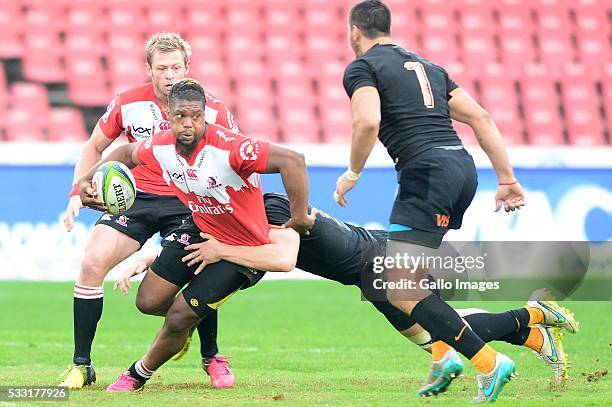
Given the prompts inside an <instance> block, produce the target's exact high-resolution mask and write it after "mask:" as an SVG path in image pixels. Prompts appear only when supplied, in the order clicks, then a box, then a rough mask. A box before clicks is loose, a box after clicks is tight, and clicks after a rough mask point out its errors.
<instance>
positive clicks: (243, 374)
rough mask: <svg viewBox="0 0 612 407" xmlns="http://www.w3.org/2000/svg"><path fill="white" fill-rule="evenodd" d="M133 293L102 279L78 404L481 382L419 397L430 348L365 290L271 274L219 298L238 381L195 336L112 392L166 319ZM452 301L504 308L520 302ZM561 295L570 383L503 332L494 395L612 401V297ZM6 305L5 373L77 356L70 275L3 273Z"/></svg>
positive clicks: (41, 376) (3, 379)
mask: <svg viewBox="0 0 612 407" xmlns="http://www.w3.org/2000/svg"><path fill="white" fill-rule="evenodd" d="M133 300H134V298H133V295H130V296H128V297H122V296H121V295H118V294H116V293H113V292H112V290H111V286H110V285H107V286H106V297H105V304H104V307H105V309H104V315H103V317H102V321H101V323H100V325H99V326H98V333H97V337H96V341H95V342H94V347H93V359H94V365H95V367H96V371H97V374H98V382H97V383H96V384H95V385H94V386H92V387H90V388H87V389H85V390H81V391H75V392H72V393H71V394H70V400H71V404H78V405H85V404H86V403H87V404H92V403H95V404H96V405H97V406H98V405H147V406H152V405H171V404H174V405H215V406H217V405H237V404H244V405H274V406H281V405H292V406H293V405H313V404H317V405H350V406H354V405H400V404H402V405H413V404H417V403H419V404H424V405H444V406H455V405H469V404H470V400H471V398H472V396H473V395H474V394H475V392H476V385H475V379H474V370H473V368H472V367H471V366H469V364H466V372H465V373H466V375H465V377H464V378H462V379H460V380H457V381H456V382H455V384H454V385H453V386H452V387H451V389H450V390H449V392H448V393H447V394H445V395H442V396H439V397H437V398H428V399H419V398H418V397H417V396H416V391H417V389H418V387H419V385H420V384H421V381H422V379H423V378H424V377H425V375H426V373H427V371H428V369H429V357H428V355H426V354H425V353H424V352H423V351H421V350H420V349H418V348H417V347H416V346H414V345H413V344H412V343H410V342H408V341H407V340H406V339H404V338H403V337H402V336H400V335H399V334H397V333H396V332H395V331H394V330H393V328H392V327H391V326H390V325H388V324H387V322H386V321H385V320H384V318H383V317H382V316H381V315H380V314H378V312H376V311H375V310H374V308H373V307H372V306H371V305H370V304H368V303H364V302H361V301H359V293H358V291H357V290H356V289H354V288H347V287H342V286H340V285H338V284H334V283H328V282H323V281H282V282H281V281H273V282H263V283H261V284H260V285H258V286H257V287H255V288H253V289H250V290H247V291H244V292H241V293H239V294H238V295H236V296H235V297H233V298H232V299H231V300H230V301H228V302H227V303H226V304H225V305H224V306H223V307H222V309H221V312H220V340H219V341H220V348H221V352H222V353H223V354H224V355H231V356H235V357H234V358H233V359H232V368H233V371H234V374H235V375H236V377H237V386H236V388H234V389H231V390H215V389H212V388H210V384H209V379H208V377H207V376H205V375H204V373H203V371H202V370H201V368H200V365H199V355H198V351H199V349H198V347H199V342H198V340H197V339H195V340H194V346H193V348H192V350H191V351H190V352H189V354H188V355H187V356H186V357H185V358H183V359H182V360H180V361H178V362H168V363H167V364H166V365H165V366H163V367H162V368H161V369H160V370H159V371H158V372H157V374H156V375H155V377H154V378H153V379H152V380H151V381H150V382H149V384H147V386H146V387H145V390H144V391H143V392H141V393H136V394H118V395H117V394H113V395H110V394H106V393H105V392H104V389H105V387H106V386H107V385H108V384H109V383H111V382H112V381H114V379H115V378H116V377H117V376H118V375H119V374H120V373H121V372H122V371H123V370H125V369H126V368H127V367H128V366H129V365H130V363H132V362H133V361H134V360H136V359H138V358H140V357H141V356H142V355H143V354H144V352H146V350H147V347H148V346H149V345H150V343H151V342H152V340H153V336H154V334H155V332H156V330H157V329H158V328H159V326H160V325H161V322H162V320H161V319H160V318H156V317H149V316H143V315H141V314H139V312H138V310H137V309H136V308H135V306H134V305H133V304H134V301H133ZM455 305H458V306H461V307H467V306H468V305H469V306H475V307H481V308H486V309H489V310H492V311H500V310H504V309H509V308H516V307H520V306H521V305H522V304H521V303H518V302H490V303H486V304H484V303H473V302H472V303H469V304H467V303H463V304H455ZM566 305H568V306H570V307H571V308H572V309H573V310H575V312H576V316H577V318H578V319H579V320H580V321H581V332H580V333H579V334H577V335H568V336H566V341H565V349H566V351H568V352H569V353H570V355H571V359H572V370H571V379H570V381H569V383H568V385H567V386H566V388H565V389H564V390H563V391H562V390H559V389H555V388H551V386H550V382H549V377H550V372H549V370H548V368H546V367H545V366H544V364H543V363H542V362H541V361H540V360H539V359H537V358H536V356H535V355H534V354H533V353H532V352H531V351H528V350H525V349H524V348H519V347H513V346H511V345H507V344H499V343H497V344H494V346H495V348H496V349H497V350H500V351H502V352H504V353H506V354H507V355H509V356H510V357H512V358H513V359H514V360H515V362H516V363H517V369H518V373H519V377H518V378H516V379H515V380H513V381H512V382H510V384H509V385H508V386H507V387H506V389H505V390H504V391H503V393H502V394H501V396H500V398H499V400H498V404H499V405H512V406H532V405H550V404H554V405H556V406H566V405H567V406H578V405H580V406H584V405H594V406H595V405H597V406H601V405H604V404H606V403H608V405H612V402H611V401H610V400H612V386H611V384H610V375H608V376H605V377H603V378H602V379H601V380H599V381H597V382H588V381H587V380H586V378H585V377H584V376H583V375H582V373H591V372H594V371H597V370H603V369H610V368H611V367H612V364H611V359H612V358H611V352H612V348H611V344H610V342H611V339H612V337H611V336H610V328H611V327H612V317H611V313H612V306H611V304H610V303H609V302H574V303H571V304H566ZM0 310H1V312H0V385H50V384H56V383H57V382H56V377H57V375H58V374H59V373H61V372H62V370H63V369H64V368H65V367H66V366H67V365H68V364H69V363H70V362H71V358H72V285H71V284H70V283H39V282H1V283H0ZM1 405H7V403H2V402H0V406H1ZM16 405H18V406H23V405H26V404H25V403H19V404H16Z"/></svg>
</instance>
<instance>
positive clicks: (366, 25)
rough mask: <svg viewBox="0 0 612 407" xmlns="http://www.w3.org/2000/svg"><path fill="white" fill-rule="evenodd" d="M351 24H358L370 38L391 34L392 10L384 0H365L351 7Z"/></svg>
mask: <svg viewBox="0 0 612 407" xmlns="http://www.w3.org/2000/svg"><path fill="white" fill-rule="evenodd" d="M349 25H351V26H353V25H355V26H357V27H359V29H360V30H361V32H362V33H363V35H365V36H366V37H367V38H369V39H373V38H376V37H381V36H389V35H391V11H390V10H389V7H387V5H386V4H385V3H383V2H382V1H378V0H365V1H360V2H359V3H357V4H355V5H354V6H353V7H351V11H350V12H349Z"/></svg>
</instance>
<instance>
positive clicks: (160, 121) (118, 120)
mask: <svg viewBox="0 0 612 407" xmlns="http://www.w3.org/2000/svg"><path fill="white" fill-rule="evenodd" d="M204 120H206V122H208V123H215V124H218V125H220V126H223V127H225V128H227V129H230V130H231V131H235V132H238V131H240V130H239V129H238V125H237V124H236V120H235V119H234V116H233V115H232V113H230V111H229V110H228V109H227V107H226V106H225V104H224V103H223V101H222V100H220V99H217V98H215V97H214V96H212V95H209V94H206V110H205V111H204ZM98 124H99V125H100V128H101V129H102V132H103V133H104V135H105V136H106V137H108V138H111V139H116V138H117V137H119V136H120V135H122V134H125V135H126V136H127V138H128V140H129V141H130V142H131V143H133V142H136V141H143V140H144V141H147V140H149V139H151V136H152V135H153V134H157V133H159V132H160V131H162V130H169V129H170V122H169V121H168V117H167V115H166V112H164V111H163V109H162V108H161V106H160V105H159V104H158V103H157V98H156V97H155V93H154V90H153V83H152V82H149V83H147V84H145V85H142V86H138V87H135V88H132V89H129V90H127V91H125V92H123V93H120V94H119V95H117V96H116V97H115V98H114V99H113V100H112V101H111V103H110V104H109V105H108V107H107V109H106V113H105V114H104V115H103V116H102V117H101V118H100V120H99V121H98ZM132 173H133V174H134V178H135V179H136V188H137V189H138V190H139V191H143V192H148V193H151V194H157V195H172V194H173V192H172V190H171V189H170V188H169V187H168V185H167V184H166V183H165V182H164V180H163V179H162V178H161V174H159V173H156V172H154V171H152V170H151V169H150V168H146V167H144V166H138V167H136V168H134V169H133V170H132Z"/></svg>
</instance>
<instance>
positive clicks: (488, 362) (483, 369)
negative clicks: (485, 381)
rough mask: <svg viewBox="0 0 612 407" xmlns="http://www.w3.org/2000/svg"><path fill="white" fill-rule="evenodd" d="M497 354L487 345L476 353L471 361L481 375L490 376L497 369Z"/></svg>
mask: <svg viewBox="0 0 612 407" xmlns="http://www.w3.org/2000/svg"><path fill="white" fill-rule="evenodd" d="M496 356H497V352H495V351H494V350H493V348H492V347H490V346H489V345H485V346H483V347H482V349H480V350H479V351H478V353H476V354H475V355H474V356H473V357H472V359H470V361H471V362H472V364H473V365H474V367H475V368H476V370H478V372H479V373H482V374H488V373H490V372H491V371H492V370H493V369H495V357H496Z"/></svg>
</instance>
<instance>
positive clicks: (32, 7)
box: [0, 0, 612, 146]
mask: <svg viewBox="0 0 612 407" xmlns="http://www.w3.org/2000/svg"><path fill="white" fill-rule="evenodd" d="M352 3H353V2H352V1H350V0H326V1H323V0H312V1H307V2H296V1H289V0H248V1H247V0H229V1H225V2H206V4H204V3H203V2H201V1H197V0H187V1H183V2H181V4H180V5H179V6H177V7H175V8H168V7H167V6H166V3H165V2H161V1H159V0H154V1H144V0H131V1H130V8H129V9H128V8H126V7H125V3H124V2H123V1H120V0H110V1H106V2H95V1H89V0H80V1H69V0H59V1H44V0H39V1H27V0H19V1H9V0H0V24H2V27H3V41H2V43H1V44H0V60H1V61H2V62H3V64H2V68H3V69H0V113H2V114H3V117H6V120H5V121H2V123H0V136H1V139H2V140H5V141H19V140H38V141H61V140H81V139H84V138H85V137H86V134H87V131H89V130H91V129H92V127H93V125H94V124H95V120H94V119H92V117H95V115H91V114H89V115H82V114H81V115H79V112H86V111H88V109H89V111H91V109H97V110H95V111H96V112H98V111H103V109H104V106H105V105H106V104H107V103H108V102H109V101H110V99H111V98H112V96H113V95H114V94H116V93H117V92H120V91H122V90H124V89H126V88H128V87H130V86H133V85H135V84H138V83H141V82H145V81H146V77H145V75H144V69H143V64H144V58H143V52H142V49H143V45H144V41H145V40H146V38H147V36H149V35H150V34H151V33H152V32H154V31H179V32H181V34H182V35H183V36H184V37H185V38H186V39H188V40H189V41H190V42H191V44H192V46H193V51H194V57H193V60H192V68H191V75H193V76H194V77H196V78H198V79H200V80H202V81H203V83H204V84H205V85H206V87H208V88H209V89H210V90H211V93H213V94H214V95H217V96H219V97H221V98H223V99H224V100H226V102H228V103H229V104H230V106H231V107H232V108H233V109H234V110H235V111H236V113H237V116H238V119H239V123H240V124H241V127H242V129H243V130H244V131H245V132H246V133H253V134H254V135H256V136H258V137H266V138H269V139H272V140H274V141H279V142H314V143H318V142H332V143H336V142H339V143H346V142H348V141H349V140H350V126H351V125H350V111H349V106H348V101H347V100H346V96H345V95H344V91H343V89H342V73H343V70H344V67H345V66H346V63H347V62H349V61H350V60H351V59H352V58H353V56H352V53H351V51H350V49H349V47H348V45H347V41H346V21H345V20H346V15H347V11H348V8H349V7H350V6H351V4H352ZM388 3H389V5H390V7H391V9H392V11H393V16H394V21H393V34H394V37H395V38H396V39H397V40H398V42H400V43H401V44H402V45H404V46H406V47H407V48H409V49H412V50H414V51H416V52H418V53H420V54H422V55H423V56H425V57H426V58H428V59H430V60H432V61H434V62H436V63H438V64H440V65H442V66H445V67H446V68H447V69H448V71H449V72H450V73H451V76H452V77H453V78H455V80H456V81H457V82H458V83H459V84H460V85H462V86H463V87H464V88H465V89H466V90H467V91H468V92H469V93H470V94H471V95H472V96H473V97H475V98H476V99H477V100H478V101H480V102H481V103H482V104H483V106H485V107H486V108H487V109H488V110H489V111H490V112H491V113H492V115H493V117H494V118H495V120H496V121H497V123H498V125H499V127H500V129H501V131H502V133H503V134H504V137H505V139H506V140H507V142H508V144H512V145H520V144H533V145H563V144H570V145H583V146H584V145H602V144H610V142H611V134H610V133H611V132H610V123H611V122H612V119H611V116H612V108H611V107H610V106H611V105H610V94H611V93H612V90H610V82H611V79H610V76H611V74H612V68H611V66H612V61H611V57H612V53H611V51H610V44H611V41H612V37H611V35H612V32H611V27H612V24H611V21H610V18H612V7H611V4H610V3H609V2H606V1H603V0H601V1H600V0H576V1H568V0H529V1H519V0H500V1H497V2H490V1H487V0H452V1H442V0H424V1H420V2H413V1H407V0H390V1H388ZM160 5H164V7H160ZM185 21H186V22H185ZM25 27H27V29H25ZM9 66H11V67H15V66H17V67H18V68H19V69H18V70H17V71H16V70H15V69H9ZM46 89H54V97H53V98H51V99H50V96H49V95H47V92H46ZM58 89H60V90H63V93H62V92H59V93H58V92H57V90H58ZM58 94H59V95H60V97H57V95H58ZM66 106H70V107H71V108H66ZM72 122H74V123H72ZM455 125H456V128H457V131H458V132H459V133H460V135H461V136H462V137H463V138H464V140H465V142H466V144H473V143H475V139H474V136H473V134H472V133H471V131H470V129H469V128H467V127H466V126H464V125H461V124H458V123H455ZM62 126H65V129H66V130H65V131H64V132H63V131H62Z"/></svg>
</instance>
